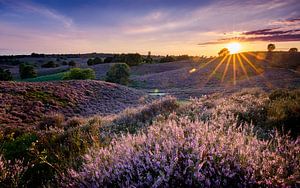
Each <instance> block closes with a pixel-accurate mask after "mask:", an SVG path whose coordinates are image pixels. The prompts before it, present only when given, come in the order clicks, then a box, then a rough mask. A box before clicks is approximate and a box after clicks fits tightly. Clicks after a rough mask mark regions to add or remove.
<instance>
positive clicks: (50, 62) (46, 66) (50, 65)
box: [42, 61, 59, 68]
mask: <svg viewBox="0 0 300 188" xmlns="http://www.w3.org/2000/svg"><path fill="white" fill-rule="evenodd" d="M58 66H59V65H58V64H57V63H54V62H53V61H49V62H47V63H45V64H43V65H42V67H43V68H55V67H58Z"/></svg>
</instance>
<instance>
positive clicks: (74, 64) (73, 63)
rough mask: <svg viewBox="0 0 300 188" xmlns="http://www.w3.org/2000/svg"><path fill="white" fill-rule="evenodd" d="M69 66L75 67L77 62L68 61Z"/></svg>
mask: <svg viewBox="0 0 300 188" xmlns="http://www.w3.org/2000/svg"><path fill="white" fill-rule="evenodd" d="M68 64H69V66H71V67H76V65H77V63H76V62H75V61H73V60H72V61H69V63H68Z"/></svg>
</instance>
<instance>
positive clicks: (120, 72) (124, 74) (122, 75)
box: [105, 63, 130, 85]
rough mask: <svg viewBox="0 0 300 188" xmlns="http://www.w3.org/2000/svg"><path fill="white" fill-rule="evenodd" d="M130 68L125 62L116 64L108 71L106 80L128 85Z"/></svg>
mask: <svg viewBox="0 0 300 188" xmlns="http://www.w3.org/2000/svg"><path fill="white" fill-rule="evenodd" d="M129 76H130V68H129V66H128V65H127V64H125V63H117V64H114V65H113V66H112V67H111V68H110V70H109V71H108V72H107V73H106V79H105V80H106V81H107V82H113V83H118V84H122V85H127V84H128V82H129Z"/></svg>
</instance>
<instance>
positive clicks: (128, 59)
mask: <svg viewBox="0 0 300 188" xmlns="http://www.w3.org/2000/svg"><path fill="white" fill-rule="evenodd" d="M113 62H124V63H126V64H127V65H129V66H136V65H139V64H141V63H142V62H143V57H142V56H141V55H140V54H138V53H136V54H121V55H115V56H114V58H113Z"/></svg>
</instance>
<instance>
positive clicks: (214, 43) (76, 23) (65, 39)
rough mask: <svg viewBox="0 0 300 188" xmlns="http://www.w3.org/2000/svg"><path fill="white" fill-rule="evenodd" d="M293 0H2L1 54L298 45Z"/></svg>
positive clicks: (207, 51)
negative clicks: (236, 44) (237, 44)
mask: <svg viewBox="0 0 300 188" xmlns="http://www.w3.org/2000/svg"><path fill="white" fill-rule="evenodd" d="M299 10H300V1H299V0H286V1H281V0H268V1H267V0H265V1H264V0H249V1H247V0H245V1H238V0H227V1H217V0H210V1H209V0H206V1H200V0H190V1H188V0H187V1H182V0H72V1H66V0H65V1H64V0H49V1H46V0H0V41H1V42H0V54H24V53H25V54H26V53H31V52H37V53H85V52H113V53H119V52H139V53H143V54H146V53H147V52H148V51H151V52H152V53H153V54H162V55H165V54H175V55H177V54H190V55H216V54H217V52H218V51H219V50H220V48H222V47H224V46H225V45H226V44H227V43H228V42H230V41H233V40H238V41H240V42H242V43H243V50H244V51H248V50H265V49H266V45H267V44H268V43H270V42H272V43H275V44H276V46H277V49H278V50H288V49H289V48H290V47H298V48H300V11H299Z"/></svg>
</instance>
